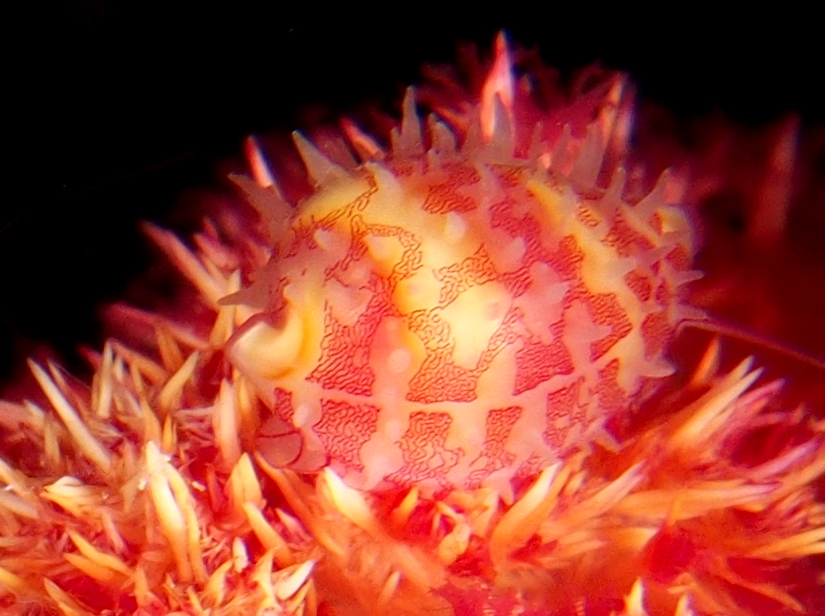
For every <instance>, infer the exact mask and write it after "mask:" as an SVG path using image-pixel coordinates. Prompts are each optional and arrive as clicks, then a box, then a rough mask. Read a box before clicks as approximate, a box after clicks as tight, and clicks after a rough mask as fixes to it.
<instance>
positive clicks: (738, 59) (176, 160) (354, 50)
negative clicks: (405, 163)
mask: <svg viewBox="0 0 825 616" xmlns="http://www.w3.org/2000/svg"><path fill="white" fill-rule="evenodd" d="M307 4H310V3H307ZM558 5H559V3H554V2H546V3H542V4H541V5H539V7H540V8H536V7H532V6H527V5H523V4H522V3H505V4H504V5H500V6H499V7H497V9H496V10H495V14H483V13H479V11H480V10H481V9H479V8H470V9H466V10H463V9H461V8H460V7H453V6H451V5H447V4H439V3H426V4H421V3H413V4H410V3H403V2H399V3H393V5H392V8H391V9H390V8H389V5H388V6H387V7H385V8H378V9H372V8H366V7H362V8H356V9H351V8H348V9H347V8H339V9H337V10H336V11H334V12H332V13H330V12H328V11H326V10H324V9H321V8H318V7H316V6H311V7H310V6H308V7H307V8H303V7H301V6H297V7H296V6H294V5H292V6H282V5H281V3H272V4H269V5H263V6H262V5H260V4H257V3H252V4H250V3H243V2H241V3H237V2H234V3H231V4H230V3H226V4H225V5H224V6H220V5H217V6H216V5H212V6H211V7H210V8H204V7H202V6H200V3H181V2H164V3H160V2H135V1H133V0H125V1H120V2H116V1H114V0H86V1H77V0H72V1H68V2H62V3H58V4H51V5H50V4H40V5H37V6H34V7H31V8H28V9H26V14H25V15H17V16H9V22H8V23H7V25H6V28H7V30H8V31H9V32H8V34H9V38H8V40H10V41H12V45H11V47H10V49H9V51H8V52H7V53H6V56H5V61H4V65H5V71H4V72H5V76H4V77H3V81H4V88H3V89H4V91H5V94H4V96H3V98H4V99H5V100H6V101H7V103H11V105H10V107H11V112H8V111H7V112H6V126H5V130H4V133H5V134H6V139H5V140H4V141H5V146H6V157H4V158H6V159H7V162H6V163H5V164H4V170H5V173H4V175H5V179H4V182H3V193H4V194H2V196H0V199H1V200H2V201H0V376H6V375H8V374H10V373H11V371H12V369H13V367H14V366H17V365H19V363H20V361H21V359H22V357H24V356H25V355H26V354H28V353H31V352H32V351H33V350H34V349H35V348H36V347H37V346H38V345H40V344H42V343H47V344H49V345H50V346H52V347H54V348H56V349H57V351H58V353H59V354H60V355H61V356H62V358H63V360H64V361H65V362H67V363H68V364H69V365H70V367H72V366H77V365H79V360H78V358H77V356H76V355H74V354H73V349H74V348H75V347H76V346H77V345H78V344H81V343H82V344H87V345H90V346H92V347H99V346H100V344H101V343H102V340H101V330H100V328H99V325H98V324H99V314H98V309H99V307H100V306H101V305H102V304H103V303H105V302H109V301H112V300H115V299H117V298H118V297H119V296H120V295H121V294H122V292H123V290H124V288H125V285H126V283H127V282H128V281H129V280H131V279H134V277H135V276H136V275H137V274H138V273H139V272H141V271H143V270H145V269H146V268H148V267H150V264H151V263H152V257H151V254H150V252H149V250H148V247H147V242H146V241H144V240H143V239H142V238H141V236H140V234H139V232H138V229H137V222H138V221H139V220H143V219H150V220H158V221H161V222H163V221H166V220H167V216H168V212H169V211H170V210H171V209H172V207H173V206H174V205H176V204H178V205H179V204H180V202H181V199H185V198H186V197H185V195H186V194H188V192H187V191H189V190H190V189H192V188H193V187H197V186H200V185H204V184H207V183H210V182H213V181H214V176H215V166H214V163H215V161H217V160H220V159H224V158H226V157H229V156H233V155H237V154H238V153H239V152H240V151H241V145H242V141H243V138H244V136H245V135H247V134H249V133H252V132H263V131H266V130H268V129H271V128H272V127H276V126H282V127H284V128H288V127H290V126H291V125H292V124H293V123H294V122H296V121H298V118H299V116H298V113H297V112H298V110H299V109H301V108H303V107H305V106H306V105H307V104H309V103H315V102H320V101H323V102H324V103H326V104H329V105H331V106H332V107H333V108H338V109H346V108H347V107H348V106H351V105H353V104H355V103H356V102H357V101H359V100H362V99H364V98H370V97H373V96H375V95H377V94H383V95H384V96H387V95H389V96H390V97H392V96H395V95H397V94H398V93H400V92H401V89H400V87H401V86H402V85H403V84H407V83H410V82H414V81H416V80H417V79H418V78H419V76H420V73H419V67H420V66H421V64H422V63H424V62H448V61H450V60H452V59H453V57H454V54H455V49H456V42H457V41H459V40H462V39H463V40H474V41H476V42H478V43H479V45H480V46H481V48H482V49H489V47H490V45H491V44H492V40H493V37H494V36H495V33H496V32H497V31H498V30H499V29H501V28H502V27H504V28H506V29H507V30H508V32H509V34H510V37H511V39H512V40H514V41H517V42H519V43H521V44H522V45H525V46H532V45H537V46H538V47H539V48H540V49H541V50H542V54H543V56H544V58H545V59H546V61H547V63H548V64H551V65H555V66H558V67H560V68H562V69H565V70H568V69H571V68H574V67H581V66H584V65H587V64H589V63H591V62H593V61H596V60H601V61H602V62H603V63H604V64H606V65H607V66H610V67H613V68H618V69H622V70H625V71H628V72H630V74H631V76H632V78H633V79H634V80H635V82H636V83H637V84H638V86H639V90H640V93H641V95H642V96H643V97H645V98H647V99H650V100H654V101H658V102H661V103H662V104H664V105H666V106H668V107H670V108H672V109H674V110H675V111H677V112H678V113H679V114H681V115H682V116H684V117H692V116H697V115H702V114H705V113H707V112H708V111H709V110H712V109H721V110H722V111H723V112H724V113H726V114H727V115H728V116H730V117H732V118H733V119H735V120H737V121H740V122H747V123H751V124H760V123H763V122H766V121H769V120H772V119H775V118H777V117H780V116H782V115H783V114H785V113H787V112H788V111H791V110H796V111H798V112H800V113H801V114H802V116H803V118H804V119H805V121H806V122H808V123H813V124H816V123H822V121H823V117H824V116H825V99H823V94H822V92H821V88H822V85H821V79H822V72H823V71H822V69H821V68H820V65H821V62H822V60H823V54H822V52H821V51H820V47H821V45H819V44H817V43H816V41H817V40H818V38H819V33H818V32H816V31H815V24H816V22H817V20H816V19H814V17H813V15H806V14H804V13H792V12H790V11H789V10H788V9H787V8H785V11H786V12H784V13H781V14H779V15H777V14H775V13H774V14H771V15H764V16H760V15H755V14H753V13H752V12H750V11H749V12H747V13H744V12H743V13H741V14H735V15H731V16H722V15H721V14H720V13H719V12H718V11H717V10H710V9H703V8H699V7H697V6H696V5H695V4H690V5H687V4H684V3H682V4H681V6H679V7H675V8H676V11H675V12H674V7H672V6H667V7H660V8H659V9H657V11H656V12H654V13H648V12H634V11H632V10H629V9H625V8H622V10H616V9H613V10H611V11H607V12H605V11H604V10H602V9H601V8H599V7H598V6H595V5H588V6H586V7H581V8H577V7H571V6H569V5H567V6H558ZM448 9H449V12H448ZM453 10H455V11H456V12H455V13H452V11H453ZM775 10H776V8H775V9H774V11H775ZM399 13H400V15H399Z"/></svg>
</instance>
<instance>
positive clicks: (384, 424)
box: [273, 161, 690, 489]
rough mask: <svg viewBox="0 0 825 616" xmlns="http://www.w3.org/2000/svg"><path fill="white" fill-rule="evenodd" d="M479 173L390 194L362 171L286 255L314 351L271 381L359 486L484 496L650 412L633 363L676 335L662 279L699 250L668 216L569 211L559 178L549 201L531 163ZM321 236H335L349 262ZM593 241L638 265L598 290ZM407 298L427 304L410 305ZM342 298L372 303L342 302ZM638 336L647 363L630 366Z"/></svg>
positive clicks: (286, 282)
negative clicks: (349, 197) (490, 482)
mask: <svg viewBox="0 0 825 616" xmlns="http://www.w3.org/2000/svg"><path fill="white" fill-rule="evenodd" d="M481 166H482V165H481V164H475V163H474V164H471V163H470V162H467V161H463V162H458V163H450V164H442V165H440V166H439V167H438V168H437V169H434V170H432V171H427V170H426V168H423V167H422V166H420V165H400V164H396V165H393V166H392V167H391V168H385V172H387V173H389V172H392V173H393V175H394V181H395V182H396V183H397V185H396V186H394V192H392V193H391V194H392V195H393V197H392V198H391V199H390V197H387V196H386V195H387V194H390V193H386V192H385V191H384V189H383V187H382V185H381V184H380V181H379V179H377V178H378V176H375V175H372V173H371V172H367V171H365V172H364V175H365V178H361V179H360V180H359V181H363V180H364V179H366V186H367V189H366V190H365V191H364V192H363V193H362V194H360V195H359V196H358V197H357V198H356V199H355V200H354V201H351V202H343V203H341V205H340V207H337V208H330V207H329V202H330V199H331V197H330V195H326V197H328V198H327V201H325V205H324V209H323V211H322V213H319V214H315V213H314V212H313V209H312V208H313V204H312V201H310V202H309V204H307V205H305V206H304V210H303V211H299V214H298V218H296V221H298V222H296V223H295V224H294V225H293V232H294V233H293V235H292V236H291V238H290V239H288V240H285V242H284V245H283V246H280V247H278V250H277V251H276V253H277V254H279V255H282V256H281V257H279V259H278V261H277V263H276V268H275V269H276V270H277V271H276V272H275V275H276V276H277V280H278V287H277V293H276V294H275V295H277V297H276V298H274V299H273V303H274V302H276V301H277V300H280V301H283V297H288V298H289V297H308V298H314V299H313V300H312V301H311V302H310V300H307V301H308V302H309V303H307V304H306V305H299V306H296V308H297V310H298V312H299V313H300V314H301V315H302V318H303V319H304V320H305V321H306V322H307V327H308V328H309V329H310V330H312V328H316V329H317V331H318V332H319V336H318V338H319V340H320V343H319V345H318V348H317V350H316V351H315V352H310V353H307V356H308V357H310V358H311V359H309V360H307V361H306V362H305V364H303V365H299V366H297V367H296V371H297V373H298V374H299V375H300V378H298V379H296V378H295V374H293V375H291V377H290V381H289V383H290V384H289V385H286V383H285V382H284V383H281V382H276V383H273V386H274V387H275V388H276V396H275V409H274V411H275V414H276V415H277V416H278V417H279V418H280V419H282V420H284V421H287V422H293V423H294V410H293V407H294V406H297V405H302V408H305V409H308V411H306V412H302V418H301V421H302V422H303V423H302V424H301V425H297V424H296V426H297V427H298V429H299V430H300V431H301V432H302V433H303V434H304V435H305V436H308V437H311V438H310V439H309V441H311V442H312V443H314V446H315V447H322V448H323V450H324V451H323V453H325V454H326V457H327V459H328V460H329V463H330V464H331V465H333V467H334V468H336V470H338V471H339V472H340V473H341V474H342V476H343V477H344V478H345V480H349V479H353V483H354V484H357V485H363V480H364V477H366V476H369V477H372V480H371V481H372V482H373V483H371V484H370V485H368V486H367V487H374V486H376V485H384V486H396V487H397V486H408V485H412V484H417V485H422V484H424V485H430V486H432V487H433V488H434V489H441V488H444V487H449V486H451V485H464V486H479V485H483V484H484V482H485V480H486V479H487V478H488V477H489V476H490V475H491V474H492V473H498V474H499V475H501V473H502V471H504V472H505V473H506V472H507V470H508V469H509V472H510V473H511V474H517V473H521V472H524V469H527V468H528V467H529V468H540V467H541V466H542V465H546V464H548V463H551V462H552V461H553V460H554V459H555V457H557V456H558V455H559V454H560V453H561V451H562V450H563V449H566V448H570V447H580V446H583V445H584V440H583V439H585V438H589V437H587V435H589V434H591V433H592V432H593V430H592V428H593V426H596V425H597V424H600V423H601V422H603V420H604V419H605V417H606V416H609V415H610V414H613V413H621V412H627V411H628V409H629V408H630V407H631V406H632V405H633V404H635V403H636V402H638V399H637V398H636V397H635V396H637V394H638V392H639V390H640V387H641V383H642V382H644V381H645V379H646V378H647V376H648V375H647V374H644V373H641V372H639V366H640V365H644V364H645V363H646V362H648V363H649V362H655V361H657V360H659V359H660V358H661V355H662V353H663V351H664V349H665V347H666V345H667V343H668V341H669V340H670V337H671V336H672V334H673V331H674V329H675V325H676V320H677V319H676V317H674V316H673V314H674V306H677V305H678V302H679V301H680V292H679V290H678V287H679V285H678V284H674V283H673V281H672V280H670V279H668V278H667V276H668V272H675V271H682V270H685V269H687V268H688V267H689V264H690V249H689V247H688V245H687V243H684V244H680V243H679V242H678V241H677V240H674V239H673V238H674V236H677V235H678V234H674V233H672V232H671V233H667V234H665V233H663V232H661V228H662V227H663V225H662V223H661V220H660V219H659V218H658V217H657V216H653V217H652V220H654V222H657V224H656V225H654V226H647V227H644V228H639V225H643V224H646V223H640V222H639V221H638V220H637V218H638V217H634V216H629V215H628V214H627V213H628V212H630V206H627V205H620V206H619V205H616V204H615V203H613V204H612V205H605V204H603V203H601V202H600V201H599V196H598V195H596V196H595V197H594V195H592V194H588V197H587V199H586V200H584V199H579V200H578V201H576V200H575V199H573V200H571V198H570V196H571V195H573V196H575V193H574V191H573V189H572V188H571V187H570V186H568V185H567V184H566V182H565V180H564V178H561V177H559V176H551V177H550V178H549V179H546V180H544V181H545V186H548V187H550V188H551V189H552V190H555V191H556V193H557V194H558V195H560V196H559V200H558V203H555V202H551V203H545V202H543V201H542V200H541V199H540V198H539V197H538V196H537V195H534V194H533V193H532V192H531V191H530V190H529V189H528V188H527V187H526V186H527V180H528V179H530V177H531V176H530V174H529V172H528V171H527V170H526V169H525V168H522V167H519V166H515V165H510V166H508V165H500V164H496V165H485V169H486V173H482V172H481V171H480V169H481ZM482 175H485V177H486V178H487V179H486V180H485V181H484V182H482ZM490 177H493V178H494V181H495V183H496V188H495V190H492V191H491V190H490V188H489V183H490V179H489V178H490ZM399 187H400V188H399ZM565 191H566V192H565ZM554 194H555V193H554ZM562 197H564V198H562ZM565 199H566V201H565ZM613 201H614V202H615V197H613ZM570 202H572V203H573V204H574V206H573V208H572V210H570V211H569V212H566V213H565V212H564V211H562V210H561V209H559V211H555V210H552V208H563V207H568V206H566V205H565V204H566V203H570ZM600 208H601V209H600ZM611 208H612V209H611ZM622 208H624V209H622ZM560 216H564V217H566V218H561V220H563V221H566V222H565V224H564V225H563V228H556V227H554V226H553V224H551V222H550V221H552V220H555V221H556V222H558V220H560ZM450 217H452V218H450ZM448 223H449V224H453V227H451V229H452V235H449V234H447V231H446V229H447V228H448ZM456 223H457V226H456ZM456 229H458V231H456ZM440 230H443V231H440ZM671 231H672V229H671ZM319 232H322V233H324V234H327V235H330V234H331V235H333V236H335V237H338V238H339V240H340V241H338V243H337V246H338V248H337V249H336V250H337V251H336V250H332V249H329V248H328V247H325V245H324V243H323V242H319V241H317V240H316V238H317V237H318V236H317V234H318V233H319ZM442 232H443V233H444V237H443V238H440V237H438V235H439V233H442ZM434 242H435V243H437V244H439V246H438V248H437V249H436V250H434V251H433V250H432V249H431V248H430V247H432V246H433V245H434ZM668 242H669V243H668ZM595 243H598V245H599V250H600V251H601V252H600V253H599V254H600V255H601V257H600V258H602V259H604V254H605V250H612V251H613V255H614V257H613V259H612V260H613V261H620V260H622V259H625V260H626V261H627V262H630V263H633V262H634V259H635V262H638V263H639V266H638V267H636V268H635V269H632V271H630V272H628V273H626V274H623V275H622V276H621V277H618V279H617V280H614V281H609V282H607V283H605V282H604V281H600V282H599V283H598V284H592V283H591V282H590V281H589V280H588V278H587V275H586V271H588V270H587V267H586V264H587V263H588V259H591V258H593V256H592V249H591V246H593V245H595ZM376 245H381V246H383V247H384V248H383V249H382V250H383V252H381V251H379V252H376V250H378V249H376ZM388 247H389V248H388ZM663 248H665V249H663ZM508 250H509V251H511V252H510V253H507V255H504V253H505V252H506V251H508ZM513 251H515V252H513ZM379 253H380V254H379ZM652 253H653V254H655V255H666V256H663V257H656V256H653V257H651V256H650V255H651V254H652ZM513 254H516V258H514V257H513V256H512V255H513ZM310 268H318V271H319V272H322V275H321V276H308V275H307V271H308V270H309V269H310ZM591 269H592V266H591ZM319 281H320V282H319ZM274 284H275V282H274V281H273V285H274ZM307 285H316V286H317V288H316V287H313V288H311V289H309V288H305V287H306V286H307ZM401 285H405V286H403V287H402V286H401ZM294 289H299V290H301V292H300V293H296V292H294ZM401 289H405V291H403V292H404V293H407V292H408V293H415V292H418V293H419V294H420V295H421V297H425V298H429V299H426V300H421V299H416V298H412V299H411V300H410V302H406V300H405V298H406V296H400V295H399V293H402V291H401ZM422 289H423V291H422ZM347 293H351V294H352V297H356V296H358V297H362V298H363V297H366V298H367V299H365V300H360V303H358V302H355V301H354V300H353V302H354V303H353V304H352V305H353V306H356V307H355V308H352V307H349V308H347V306H349V304H348V305H347V306H344V307H342V305H340V302H341V301H344V300H342V299H341V298H342V297H344V298H346V297H349V296H348V295H346V294H347ZM342 294H344V295H342ZM466 294H472V295H466ZM470 297H472V298H473V299H472V300H469V299H467V298H470ZM347 301H349V300H347ZM422 302H424V303H423V304H422ZM427 302H429V303H427ZM462 302H463V303H462ZM345 303H346V302H345ZM458 305H460V306H462V308H461V309H462V310H463V312H462V313H461V314H458V313H457V310H456V309H455V308H454V307H455V306H458ZM632 337H636V339H637V341H636V342H635V343H633V344H632V345H626V346H627V348H630V349H638V355H639V357H626V356H623V355H621V354H619V353H618V352H617V351H616V350H615V349H617V348H619V347H618V346H617V345H618V343H619V342H621V341H623V340H625V339H628V338H632ZM468 348H469V349H471V351H468V350H467V349H468ZM460 349H462V351H461V352H460V351H459V350H460ZM399 354H400V355H399ZM399 357H400V358H401V359H399ZM301 379H302V380H301ZM296 383H298V385H296ZM301 383H305V384H306V385H302V384H301ZM480 431H483V434H481V433H480ZM379 464H380V465H381V466H380V468H378V469H376V467H374V466H373V465H379ZM518 469H522V470H518ZM359 477H360V478H361V479H360V480H359V479H357V478H359ZM376 482H377V483H376Z"/></svg>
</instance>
